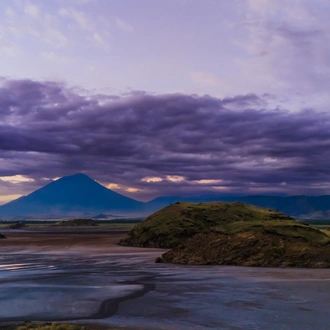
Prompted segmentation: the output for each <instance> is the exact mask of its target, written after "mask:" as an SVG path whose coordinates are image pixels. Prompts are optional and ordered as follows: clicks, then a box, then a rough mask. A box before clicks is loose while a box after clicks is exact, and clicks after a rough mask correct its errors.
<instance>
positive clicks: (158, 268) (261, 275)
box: [0, 249, 330, 330]
mask: <svg viewBox="0 0 330 330" xmlns="http://www.w3.org/2000/svg"><path fill="white" fill-rule="evenodd" d="M110 250H111V249H110ZM158 255H159V252H149V251H148V252H145V253H143V252H138V253H133V252H132V253H123V254H118V253H97V254H91V253H86V250H85V249H82V250H81V251H79V249H78V250H75V251H74V253H72V251H70V250H59V249H58V250H56V251H54V252H52V253H50V252H40V251H33V250H29V252H28V253H26V252H24V251H19V252H15V253H12V252H10V253H3V254H2V255H1V256H0V321H11V320H78V321H81V320H84V322H89V321H90V322H93V323H95V321H96V322H99V323H105V324H109V325H115V326H116V325H118V326H137V327H142V328H145V329H201V330H203V329H276V330H278V329H329V323H330V315H329V308H330V281H329V280H330V270H308V269H269V268H268V269H267V268H264V269H261V268H243V267H224V266H207V267H204V266H203V267H196V266H177V265H167V264H155V263H154V262H153V260H154V259H155V258H156V256H158Z"/></svg>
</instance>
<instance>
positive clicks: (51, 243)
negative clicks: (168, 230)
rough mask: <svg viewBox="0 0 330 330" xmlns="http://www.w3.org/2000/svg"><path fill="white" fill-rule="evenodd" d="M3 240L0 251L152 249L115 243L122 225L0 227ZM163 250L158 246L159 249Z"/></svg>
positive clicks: (125, 250)
mask: <svg viewBox="0 0 330 330" xmlns="http://www.w3.org/2000/svg"><path fill="white" fill-rule="evenodd" d="M0 232H1V233H3V234H4V235H5V236H6V239H2V240H1V241H0V249H1V252H2V253H6V252H11V253H13V252H19V251H24V250H26V251H28V250H29V251H31V250H32V251H34V252H47V251H48V252H60V251H61V250H63V249H65V251H67V252H68V253H69V252H75V251H76V252H83V251H84V250H85V251H86V252H87V251H89V252H90V253H132V252H148V251H153V252H155V249H151V248H149V249H143V248H136V247H130V248H127V247H126V248H125V247H122V246H119V245H118V244H117V243H118V242H119V240H120V239H121V238H122V237H123V236H124V235H125V234H126V233H127V232H128V229H127V228H125V227H122V228H121V227H116V228H107V227H51V226H45V227H38V228H24V229H17V230H15V229H2V230H1V231H0ZM159 250H161V251H163V250H162V249H159Z"/></svg>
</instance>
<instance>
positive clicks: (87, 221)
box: [55, 219, 97, 227]
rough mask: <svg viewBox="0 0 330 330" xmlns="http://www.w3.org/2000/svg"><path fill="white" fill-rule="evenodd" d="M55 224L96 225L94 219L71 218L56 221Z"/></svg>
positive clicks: (72, 225)
mask: <svg viewBox="0 0 330 330" xmlns="http://www.w3.org/2000/svg"><path fill="white" fill-rule="evenodd" d="M55 226H64V227H67V226H71V227H76V226H97V224H96V223H95V221H94V220H92V219H71V220H62V221H59V222H56V224H55Z"/></svg>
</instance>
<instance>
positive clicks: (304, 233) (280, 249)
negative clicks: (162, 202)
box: [120, 202, 330, 267]
mask: <svg viewBox="0 0 330 330" xmlns="http://www.w3.org/2000/svg"><path fill="white" fill-rule="evenodd" d="M120 244H122V245H133V246H145V247H159V248H171V249H172V250H171V251H169V252H167V253H165V254H163V255H162V257H161V258H160V259H158V261H159V262H171V263H180V264H194V265H202V264H221V265H243V266H269V267H278V266H281V267H330V238H329V237H328V236H327V234H326V233H325V232H323V231H320V230H318V229H315V228H312V227H310V226H309V225H307V224H304V223H301V222H298V221H296V220H294V219H293V218H290V217H288V216H286V215H284V214H283V213H280V212H277V211H274V210H270V209H263V208H259V207H256V206H252V205H248V204H243V203H219V202H217V203H199V204H192V203H176V204H172V205H170V206H168V207H165V208H164V209H162V210H160V211H158V212H156V213H154V214H152V215H151V216H149V217H148V218H147V219H146V220H145V221H143V222H142V223H141V224H139V225H137V226H135V227H134V228H133V229H132V231H131V232H130V233H128V235H127V236H126V237H125V238H123V239H122V240H121V241H120Z"/></svg>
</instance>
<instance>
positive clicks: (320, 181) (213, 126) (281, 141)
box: [0, 79, 330, 198]
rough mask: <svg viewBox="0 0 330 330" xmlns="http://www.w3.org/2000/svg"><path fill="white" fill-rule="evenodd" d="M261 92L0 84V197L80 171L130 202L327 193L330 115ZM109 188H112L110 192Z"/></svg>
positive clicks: (52, 83) (329, 186) (27, 82)
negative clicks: (107, 90) (275, 101)
mask: <svg viewBox="0 0 330 330" xmlns="http://www.w3.org/2000/svg"><path fill="white" fill-rule="evenodd" d="M269 98H271V96H269V95H263V96H257V95H254V94H249V95H237V96H235V97H232V98H225V99H219V98H214V97H211V96H208V95H205V96H202V97H200V96H196V95H184V94H164V95H149V94H147V93H145V92H141V91H136V92H132V93H130V94H128V95H123V96H114V95H90V94H88V93H86V92H79V91H77V90H75V89H73V88H69V87H67V86H65V85H62V84H60V83H56V82H47V81H46V82H38V81H31V80H7V79H3V80H2V83H1V88H0V123H1V124H0V177H10V176H16V175H21V176H23V177H26V178H32V179H34V181H28V180H22V181H21V182H19V183H17V182H16V183H11V182H10V181H8V178H7V180H6V181H0V189H1V190H2V191H3V193H2V194H4V193H6V194H17V193H20V192H22V193H27V192H30V191H31V190H33V189H35V188H37V187H39V186H40V185H42V184H44V183H45V182H47V180H49V178H54V177H59V176H63V175H68V174H73V173H76V172H85V173H86V174H88V175H90V176H92V177H93V178H95V179H96V180H98V181H100V182H102V183H104V184H105V185H107V184H112V186H111V187H117V190H118V191H120V192H123V191H126V192H127V193H128V194H129V193H130V194H131V196H136V197H137V198H138V197H140V198H147V197H152V196H157V195H162V194H178V193H182V194H187V193H201V192H203V191H214V192H221V193H230V192H234V193H268V192H275V193H279V192H285V193H288V194H300V193H305V194H322V193H329V192H330V184H328V182H329V181H330V180H329V179H330V169H329V166H328V163H329V160H330V115H329V114H328V113H319V112H316V111H314V110H304V111H301V112H290V111H288V110H283V109H278V108H276V109H269V106H268V99H269ZM113 184H116V185H115V186H114V185H113Z"/></svg>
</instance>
